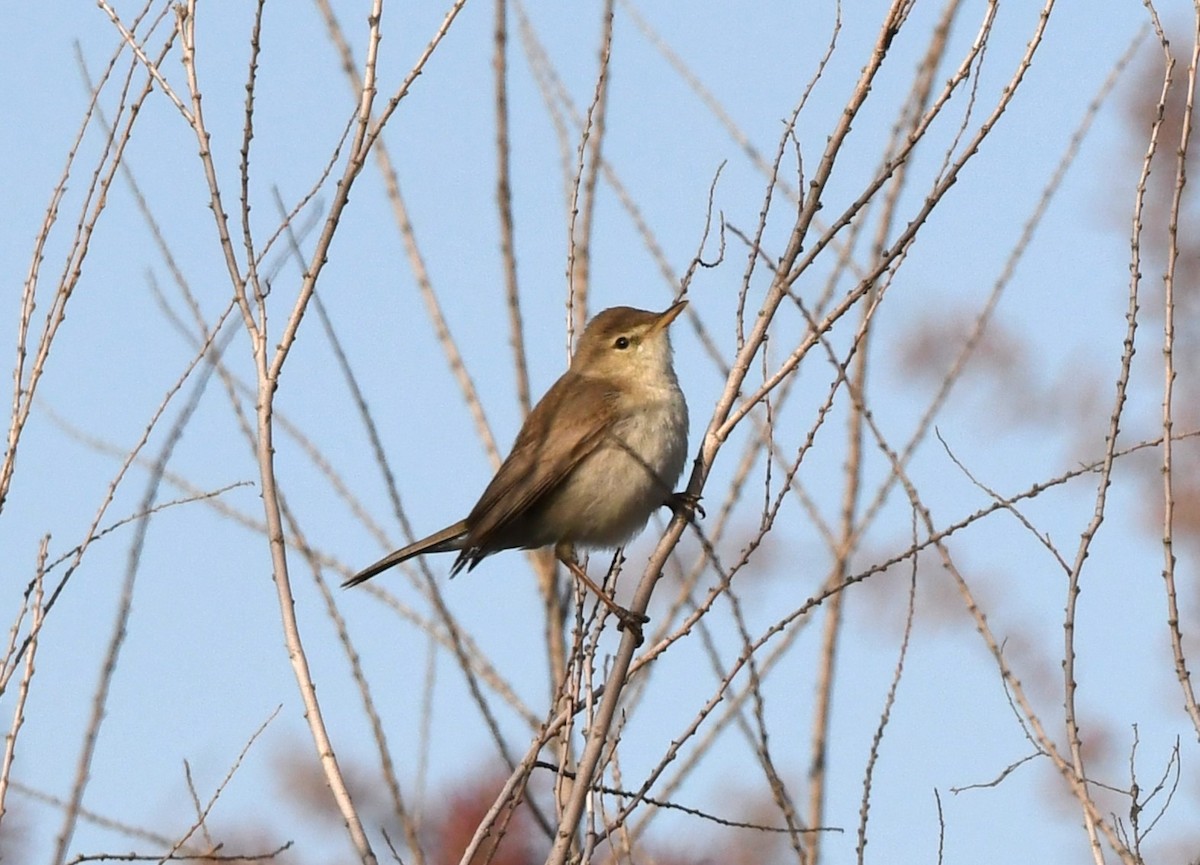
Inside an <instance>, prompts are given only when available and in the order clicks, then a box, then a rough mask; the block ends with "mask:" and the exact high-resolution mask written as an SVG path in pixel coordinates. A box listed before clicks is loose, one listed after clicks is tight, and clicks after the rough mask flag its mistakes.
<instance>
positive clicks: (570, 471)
mask: <svg viewBox="0 0 1200 865" xmlns="http://www.w3.org/2000/svg"><path fill="white" fill-rule="evenodd" d="M685 306H687V301H686V300H684V301H680V302H679V303H676V304H675V305H674V306H672V307H671V308H670V309H668V310H666V311H665V312H647V311H645V310H642V309H633V308H631V307H627V306H618V307H614V308H612V309H606V310H604V311H603V312H601V313H600V314H599V315H597V316H596V317H595V318H593V319H592V320H591V322H590V323H589V324H588V326H587V327H586V328H585V329H584V331H583V335H582V336H580V338H579V346H578V348H577V349H576V352H575V356H574V357H573V358H572V359H571V366H570V368H569V369H568V370H567V371H566V372H565V373H563V375H562V377H561V378H560V379H559V380H558V381H556V382H555V383H554V385H553V386H552V387H551V388H550V390H549V391H547V392H546V395H545V396H544V397H542V399H541V401H540V402H539V403H538V404H537V405H536V406H535V407H534V409H533V411H531V412H530V413H529V417H527V418H526V419H525V423H524V425H523V426H522V427H521V431H520V432H519V433H518V434H517V440H516V442H514V443H513V448H512V452H511V453H510V454H509V455H508V458H507V459H505V460H504V463H503V464H502V465H501V466H500V469H499V470H498V471H497V472H496V476H495V477H494V478H492V481H491V483H489V484H488V486H487V489H485V490H484V491H483V495H482V496H481V497H480V498H479V501H478V502H477V503H476V505H475V507H474V508H473V509H472V510H471V513H470V514H468V515H467V518H466V519H465V520H460V521H458V522H457V523H454V524H453V525H450V526H447V527H446V528H444V529H442V530H441V531H440V532H434V533H433V534H432V535H430V536H429V537H427V538H422V539H421V540H419V541H416V542H414V543H411V544H409V545H408V546H407V547H404V548H403V549H400V550H396V551H395V552H393V553H391V554H389V555H387V556H384V557H383V558H382V559H380V560H379V561H378V562H376V563H375V564H373V565H371V566H370V567H368V568H365V569H363V570H362V571H360V572H359V573H357V574H355V575H354V576H353V577H351V578H350V579H349V580H347V581H346V582H345V583H344V584H343V585H344V586H356V585H358V584H359V583H362V582H364V581H366V580H369V579H371V577H373V576H375V575H376V574H378V573H380V572H381V571H385V570H387V569H388V568H390V567H392V566H393V565H397V564H399V563H400V562H403V561H405V560H406V559H410V558H412V557H413V556H419V555H423V554H425V553H442V552H448V551H450V550H457V551H458V558H457V559H455V561H454V565H453V567H451V569H450V575H451V576H453V575H455V574H457V573H458V572H459V571H461V570H462V569H463V568H466V569H467V570H468V571H469V570H471V568H473V567H475V565H477V564H479V562H480V561H482V560H483V559H485V558H487V557H488V556H490V555H491V554H492V553H498V552H500V551H501V550H509V549H516V548H522V549H533V548H538V547H548V546H554V548H555V553H556V555H557V556H558V558H559V559H560V560H561V561H563V563H564V564H566V565H567V567H568V568H569V569H570V570H571V571H572V573H574V574H575V575H576V576H577V577H579V578H580V579H581V580H583V581H584V582H585V583H586V584H587V585H588V586H589V587H590V588H591V589H592V590H593V591H594V592H596V593H597V594H598V595H599V596H600V598H601V599H602V600H603V601H604V602H605V603H606V604H607V605H608V606H609V607H610V608H611V609H612V610H613V611H614V612H615V613H616V614H617V616H618V617H619V618H620V619H621V622H622V626H630V627H640V622H641V620H640V619H639V617H636V616H634V615H633V614H632V613H630V612H629V611H628V610H625V609H624V608H622V607H618V606H617V605H616V603H615V602H614V601H613V600H612V599H611V598H610V597H609V596H608V595H607V594H606V593H605V592H604V591H602V590H601V589H600V587H599V586H597V585H596V584H595V583H594V582H593V581H592V580H591V579H590V578H589V577H588V576H587V574H586V573H585V572H584V571H583V569H582V568H581V567H579V565H578V564H577V563H576V562H575V559H574V547H575V546H577V545H578V546H582V547H590V548H611V547H617V546H620V545H621V544H623V543H625V542H626V541H628V540H629V539H630V538H632V537H633V536H634V535H636V534H637V533H638V532H640V531H641V530H642V529H643V528H644V527H645V525H646V522H647V520H649V519H650V514H651V513H653V512H654V510H655V509H656V508H659V507H662V506H664V505H666V506H669V507H672V508H679V507H685V508H693V507H695V505H694V504H688V501H689V500H688V498H687V497H686V496H677V495H675V494H674V493H673V490H674V487H675V482H676V481H678V480H679V476H680V474H681V473H682V472H683V464H684V461H685V460H686V458H687V433H688V418H687V403H686V402H685V401H684V398H683V391H681V390H680V389H679V382H678V380H677V379H676V377H675V369H674V367H673V366H672V358H671V340H670V336H669V334H668V332H667V327H668V326H669V325H670V324H671V322H672V321H674V320H675V319H676V317H678V315H679V314H680V313H681V312H683V309H684V307H685Z"/></svg>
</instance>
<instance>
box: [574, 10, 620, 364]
mask: <svg viewBox="0 0 1200 865" xmlns="http://www.w3.org/2000/svg"><path fill="white" fill-rule="evenodd" d="M613 2H614V0H605V3H604V30H603V34H602V36H601V42H600V68H599V70H598V71H597V73H596V89H595V92H594V93H593V94H592V102H591V104H590V105H589V106H588V110H587V118H586V120H585V121H584V124H583V130H582V131H581V132H580V134H579V148H578V150H577V151H576V162H575V176H574V178H572V181H571V199H570V213H568V215H567V356H568V357H570V354H571V349H572V347H573V345H574V337H575V331H576V330H577V329H582V327H583V323H584V321H585V319H586V318H587V308H588V292H589V290H590V288H591V286H590V285H589V282H588V280H589V274H590V272H591V260H590V259H591V241H592V237H591V233H592V217H593V215H594V211H595V208H596V176H597V173H598V172H599V170H600V159H601V156H600V148H601V144H602V143H603V140H604V132H605V126H604V119H605V109H606V107H607V103H608V76H609V72H610V68H611V67H610V66H609V61H610V60H611V59H612V39H613ZM581 213H582V219H580V215H581Z"/></svg>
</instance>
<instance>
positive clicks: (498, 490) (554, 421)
mask: <svg viewBox="0 0 1200 865" xmlns="http://www.w3.org/2000/svg"><path fill="white" fill-rule="evenodd" d="M615 395H616V394H615V391H614V389H613V388H612V386H611V385H610V384H608V383H607V382H604V381H602V380H597V379H593V378H584V377H583V376H580V375H578V374H576V373H573V372H570V371H568V372H567V373H565V374H564V375H563V376H562V378H560V379H559V380H558V381H556V382H555V383H554V385H553V386H552V387H551V388H550V390H549V391H547V392H546V395H545V396H544V397H542V399H541V402H539V403H538V404H537V405H536V406H535V407H534V409H533V411H531V412H530V413H529V417H527V418H526V419H525V423H524V425H523V426H522V427H521V431H520V432H519V433H518V434H517V440H516V441H515V442H514V443H513V448H512V452H511V453H510V454H509V455H508V458H507V459H505V461H504V464H503V465H501V466H500V469H499V471H497V472H496V476H495V477H494V478H492V482H491V483H490V484H488V487H487V489H486V490H484V491H483V495H482V496H480V498H479V502H478V503H477V504H476V505H475V507H474V508H473V509H472V510H471V513H470V515H469V516H468V517H467V538H466V543H465V544H464V546H463V551H462V554H461V555H460V556H459V560H458V561H457V562H456V563H455V570H458V569H459V568H461V567H462V566H463V565H467V566H468V567H474V566H475V564H476V563H477V562H478V561H479V560H480V559H482V558H484V557H485V556H488V555H490V554H491V553H494V552H497V551H498V550H502V549H508V548H510V547H522V546H527V545H529V543H530V542H531V540H533V538H531V537H529V536H528V535H529V532H528V531H525V532H523V531H522V529H521V523H520V522H519V520H520V519H521V518H522V517H523V516H524V515H525V514H527V513H528V512H529V509H530V508H532V507H533V506H534V505H536V504H537V503H538V502H539V501H541V500H542V499H543V498H544V497H545V496H546V495H548V494H550V493H551V492H553V491H554V489H555V488H557V487H558V485H559V484H561V483H562V482H563V481H564V480H565V479H566V478H567V477H568V476H569V475H570V474H571V472H572V471H573V470H574V469H575V467H576V466H577V465H579V463H580V461H581V460H583V458H584V457H586V456H587V455H588V454H590V453H591V452H592V451H593V450H595V448H596V446H597V445H598V444H599V443H600V441H601V440H602V439H603V438H604V435H605V433H606V432H607V431H608V429H609V428H610V426H611V424H612V421H613V417H614V411H613V403H614V397H615ZM580 405H584V406H587V407H588V409H587V410H583V411H581V410H579V408H578V407H579V406H580ZM547 442H552V444H549V445H548V444H547Z"/></svg>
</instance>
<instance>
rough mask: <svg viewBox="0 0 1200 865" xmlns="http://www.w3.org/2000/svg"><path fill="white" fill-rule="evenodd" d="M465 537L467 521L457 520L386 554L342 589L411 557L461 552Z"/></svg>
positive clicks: (364, 580)
mask: <svg viewBox="0 0 1200 865" xmlns="http://www.w3.org/2000/svg"><path fill="white" fill-rule="evenodd" d="M466 537H467V521H466V520H459V521H458V522H457V523H455V524H454V525H452V526H446V528H444V529H442V530H441V531H440V532H434V533H433V534H432V535H430V536H429V537H427V538H421V540H419V541H414V542H413V543H411V544H409V545H408V546H407V547H404V548H403V549H399V550H396V551H395V552H394V553H388V554H387V555H386V556H384V557H383V558H382V559H380V560H379V561H377V562H376V563H375V564H373V565H371V566H370V567H367V568H363V569H362V570H361V571H359V572H358V573H357V574H355V575H354V576H353V577H351V578H350V579H348V580H346V582H344V583H342V588H343V589H348V588H350V587H351V586H357V585H358V584H359V583H365V582H366V581H367V580H369V579H371V577H373V576H375V575H376V574H379V573H382V572H383V571H386V570H387V569H388V568H390V567H392V566H393V565H398V564H400V563H401V562H403V561H406V560H408V559H411V558H412V557H413V556H421V555H424V554H425V553H445V552H449V551H451V550H461V549H462V548H463V542H464V541H465V540H466Z"/></svg>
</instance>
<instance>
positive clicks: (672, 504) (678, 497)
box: [663, 490, 708, 523]
mask: <svg viewBox="0 0 1200 865" xmlns="http://www.w3.org/2000/svg"><path fill="white" fill-rule="evenodd" d="M700 498H701V497H700V494H699V493H689V492H688V491H687V490H684V491H683V492H681V493H671V495H669V496H667V500H666V501H665V502H663V507H667V508H670V509H671V513H673V514H675V516H677V517H683V518H684V519H685V520H687V521H688V522H689V523H694V522H695V521H696V514H699V515H700V518H701V519H703V518H704V517H706V516H708V514H706V513H704V508H702V507H700Z"/></svg>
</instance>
